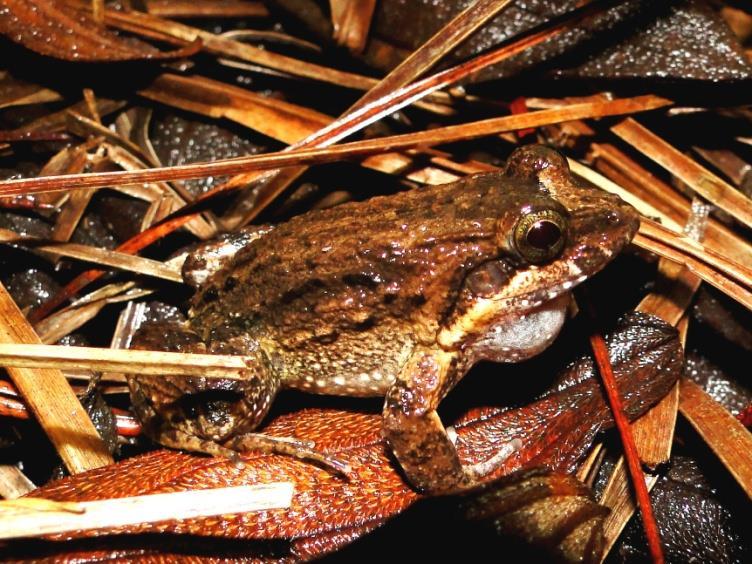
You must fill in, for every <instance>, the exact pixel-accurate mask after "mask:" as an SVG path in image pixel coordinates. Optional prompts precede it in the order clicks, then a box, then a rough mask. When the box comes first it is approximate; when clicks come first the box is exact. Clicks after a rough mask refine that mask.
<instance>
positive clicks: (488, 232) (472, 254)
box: [191, 174, 521, 395]
mask: <svg viewBox="0 0 752 564" xmlns="http://www.w3.org/2000/svg"><path fill="white" fill-rule="evenodd" d="M520 197H521V196H519V186H517V185H515V188H512V186H511V184H510V181H509V180H508V179H506V178H504V177H503V176H501V175H496V174H494V175H483V176H476V177H470V178H468V179H465V180H464V181H460V182H458V183H455V184H450V185H442V186H433V187H424V188H418V189H415V190H411V191H408V192H404V193H400V194H397V195H394V196H390V197H388V198H383V197H381V198H373V199H371V200H368V201H365V202H356V203H349V204H345V205H342V206H337V207H335V208H331V209H328V210H322V211H316V212H311V213H308V214H305V215H302V216H299V217H297V218H294V219H292V220H291V221H289V222H287V223H285V224H281V225H279V226H277V227H276V228H275V229H273V230H272V231H271V232H270V233H268V234H266V235H265V236H264V237H262V238H261V239H259V240H257V241H254V242H253V243H251V244H250V245H248V246H247V247H246V248H244V249H242V250H241V251H240V252H239V253H238V255H237V256H236V257H235V258H234V260H233V261H232V262H231V263H230V264H229V265H228V266H227V267H225V268H224V269H222V270H221V271H219V272H218V273H217V274H216V275H215V276H213V277H212V278H211V279H209V281H208V283H207V285H206V286H205V287H204V288H203V289H202V290H201V291H200V292H199V293H198V294H197V295H196V298H195V299H194V303H193V310H192V320H191V322H192V326H193V328H194V330H196V331H198V332H199V333H203V336H204V338H205V339H207V340H208V341H211V340H213V339H219V338H222V339H226V337H227V335H228V334H235V333H244V334H247V335H248V336H249V337H250V338H251V339H252V340H253V341H254V342H258V343H260V344H261V345H262V346H263V347H264V348H265V350H268V351H272V354H273V355H275V356H277V357H278V358H277V360H278V364H279V365H280V369H281V370H282V372H284V373H285V374H288V376H289V375H290V374H291V373H292V376H291V379H298V380H300V382H302V383H301V384H300V385H301V386H302V387H306V388H311V389H314V390H319V389H320V388H321V386H319V384H321V383H325V384H326V389H321V390H320V391H324V392H328V393H336V391H332V390H331V387H332V386H331V383H332V381H333V380H337V381H341V383H342V386H345V387H348V386H349V387H352V386H353V384H352V383H353V377H355V379H356V380H358V379H360V380H362V383H363V387H364V388H369V389H368V390H365V389H364V391H363V393H364V395H367V394H368V393H379V392H380V391H381V387H379V390H376V389H375V387H376V384H379V386H381V384H380V383H379V378H378V377H379V376H380V377H381V380H383V386H386V385H388V382H389V381H390V380H391V379H392V377H393V375H394V373H395V371H396V370H398V369H399V366H401V363H402V362H404V360H405V359H406V357H407V355H409V352H410V350H411V349H412V346H413V345H414V343H415V342H418V341H421V342H425V341H431V340H432V339H434V338H435V335H436V333H437V330H438V328H439V326H440V324H441V322H442V319H443V317H444V316H445V315H446V314H447V312H448V309H449V308H450V307H451V305H452V303H453V300H454V297H455V296H456V293H457V292H458V290H459V287H460V285H461V283H462V280H463V279H464V276H465V274H466V273H467V271H468V270H469V269H472V268H473V267H475V266H476V265H478V264H480V263H482V262H484V261H486V260H488V259H489V258H492V257H493V256H495V254H496V253H497V252H498V251H497V245H496V243H495V240H494V234H495V226H496V222H497V220H498V218H499V216H500V214H502V213H503V212H504V209H505V208H507V207H508V205H509V203H510V198H511V199H519V198H520ZM220 333H221V336H220V335H219V334H220ZM350 368H351V369H352V370H350ZM301 371H303V372H305V374H303V373H302V372H301ZM352 371H357V374H351V372H352ZM374 375H375V376H374ZM306 378H308V381H306ZM342 391H343V392H347V393H349V394H352V393H357V391H358V390H353V389H343V390H342Z"/></svg>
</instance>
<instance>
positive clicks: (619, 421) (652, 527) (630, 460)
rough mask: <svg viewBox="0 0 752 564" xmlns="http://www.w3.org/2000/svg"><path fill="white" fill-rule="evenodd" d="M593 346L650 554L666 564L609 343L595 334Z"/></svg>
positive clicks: (657, 560) (591, 341) (592, 341)
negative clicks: (615, 374)
mask: <svg viewBox="0 0 752 564" xmlns="http://www.w3.org/2000/svg"><path fill="white" fill-rule="evenodd" d="M590 345H591V346H592V348H593V353H594V354H595V361H596V363H597V364H598V370H599V372H600V374H601V378H602V379H603V384H604V388H605V390H606V396H607V397H608V402H609V404H610V405H611V413H612V414H613V417H614V423H615V424H616V428H617V429H618V430H619V436H620V437H621V442H622V446H623V447H624V458H625V460H626V462H627V467H628V468H629V474H630V476H631V478H632V484H633V486H634V488H635V494H636V497H637V505H638V506H639V507H640V513H641V514H642V523H643V526H644V527H645V536H646V537H647V541H648V547H649V548H650V554H651V556H652V559H653V562H654V564H663V562H664V561H665V558H664V556H663V548H662V547H661V536H660V533H659V532H658V525H657V524H656V522H655V516H654V515H653V507H652V506H651V505H650V496H649V494H648V489H647V486H646V484H645V474H644V473H643V472H642V469H641V468H640V455H639V454H638V452H637V447H636V446H635V443H634V437H633V436H632V432H631V430H630V427H629V420H628V419H627V416H626V414H625V412H624V404H623V402H622V399H621V396H620V394H619V390H618V387H617V385H616V378H615V377H614V373H613V371H612V369H611V362H610V361H609V354H608V347H607V346H606V341H605V340H604V339H603V337H602V336H601V335H600V334H598V333H593V334H592V335H591V336H590Z"/></svg>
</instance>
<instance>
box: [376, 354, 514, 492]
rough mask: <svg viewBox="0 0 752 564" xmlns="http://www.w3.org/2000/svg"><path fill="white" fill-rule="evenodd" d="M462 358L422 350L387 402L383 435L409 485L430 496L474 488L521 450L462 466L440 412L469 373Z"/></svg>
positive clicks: (510, 449) (506, 450) (506, 448)
mask: <svg viewBox="0 0 752 564" xmlns="http://www.w3.org/2000/svg"><path fill="white" fill-rule="evenodd" d="M466 368H467V367H466V366H464V362H463V359H462V357H461V355H460V354H459V353H456V352H447V351H443V350H441V349H431V348H427V347H419V348H417V349H416V350H415V351H414V352H413V354H412V356H411V357H410V359H409V360H408V361H407V363H406V364H405V366H404V367H403V369H402V371H401V373H400V374H399V376H398V377H397V380H396V381H395V383H394V384H393V385H392V387H391V388H390V389H389V391H388V393H387V395H386V398H385V402H384V434H385V437H386V440H387V442H388V443H389V445H390V446H391V449H392V452H393V453H394V456H395V457H396V458H397V461H398V462H399V463H400V466H401V467H402V469H403V470H404V472H405V474H406V476H407V478H408V480H409V481H410V482H411V483H412V484H413V485H414V486H415V487H417V488H418V489H420V490H422V491H426V492H431V493H451V492H456V491H460V490H464V489H468V488H472V487H474V486H477V485H479V484H480V483H481V481H482V479H483V477H484V476H486V475H488V474H489V473H491V472H493V471H494V470H496V469H498V468H499V466H500V465H501V464H502V463H503V462H504V460H506V458H507V457H508V456H509V455H510V454H512V452H513V451H514V447H515V446H516V445H503V446H502V449H501V450H500V451H499V453H498V454H497V455H495V456H493V457H492V458H491V459H490V460H487V461H484V462H482V463H480V464H474V465H463V464H462V462H461V461H460V458H459V455H458V454H457V449H456V448H455V445H454V440H453V437H451V436H450V435H449V433H447V430H446V429H445V428H444V425H443V424H442V422H441V420H440V419H439V415H438V413H437V412H436V409H437V408H438V406H439V403H440V402H441V400H442V399H443V398H444V396H445V395H446V394H447V393H448V392H449V391H450V390H451V389H452V388H453V387H454V385H455V384H456V383H457V381H458V380H459V379H460V378H461V377H462V375H463V374H464V372H465V370H466Z"/></svg>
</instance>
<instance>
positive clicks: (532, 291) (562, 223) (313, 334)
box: [129, 145, 638, 492]
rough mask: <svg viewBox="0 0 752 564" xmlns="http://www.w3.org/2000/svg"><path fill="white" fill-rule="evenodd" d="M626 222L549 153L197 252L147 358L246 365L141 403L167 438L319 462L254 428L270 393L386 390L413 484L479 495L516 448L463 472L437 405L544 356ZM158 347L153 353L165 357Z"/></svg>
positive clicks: (608, 198) (396, 443)
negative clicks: (175, 315) (475, 382)
mask: <svg viewBox="0 0 752 564" xmlns="http://www.w3.org/2000/svg"><path fill="white" fill-rule="evenodd" d="M637 226H638V219H637V214H636V212H635V211H634V210H633V209H632V208H631V207H629V206H628V205H627V204H625V203H624V202H622V201H621V200H620V199H618V198H617V197H615V196H612V195H609V194H606V193H604V192H601V191H599V190H597V189H594V188H590V187H585V186H581V185H579V184H578V183H577V182H576V181H575V180H573V178H572V177H571V176H570V172H569V167H568V165H567V163H566V160H565V159H564V158H563V157H562V156H561V155H559V154H558V153H556V152H555V151H553V150H551V149H548V148H545V147H542V146H535V145H531V146H527V147H524V148H521V149H518V150H517V151H515V152H514V153H513V154H512V156H511V157H510V159H509V161H508V163H507V167H506V170H505V171H504V172H498V173H491V174H481V175H476V176H469V177H467V178H464V179H462V180H460V181H458V182H455V183H452V184H445V185H442V186H426V187H421V188H416V189H414V190H410V191H406V192H402V193H399V194H396V195H392V196H387V197H377V198H373V199H370V200H368V201H365V202H353V203H347V204H343V205H340V206H337V207H334V208H331V209H327V210H321V211H313V212H310V213H307V214H303V215H301V216H298V217H296V218H294V219H292V220H290V221H288V222H287V223H284V224H280V225H277V226H274V227H270V226H265V227H262V228H255V229H254V230H252V231H246V232H244V233H242V234H239V235H234V236H231V237H227V238H226V239H225V240H224V241H222V242H221V243H220V244H217V243H214V244H211V245H208V246H206V247H205V248H204V249H203V252H202V253H198V254H195V255H193V256H192V257H190V258H189V259H188V260H187V261H186V265H185V267H184V277H185V278H186V281H187V282H189V283H191V284H193V285H195V286H197V292H196V295H195V297H194V298H193V301H192V305H191V309H190V312H189V318H188V320H187V322H186V323H185V324H184V325H181V326H179V330H178V331H176V329H175V328H174V327H173V328H170V329H165V328H164V327H161V328H160V327H159V326H155V325H151V326H146V327H145V328H144V329H143V330H142V332H141V334H140V335H137V343H138V345H137V346H139V347H141V348H146V347H148V348H157V347H159V348H165V346H166V345H164V342H166V341H165V335H166V331H170V332H172V338H171V339H170V340H171V341H173V344H172V345H170V346H171V348H178V350H184V351H191V352H209V353H218V354H220V353H221V354H238V355H243V356H246V357H248V358H249V362H248V369H247V374H246V378H244V379H242V380H232V381H231V380H217V379H205V378H196V377H194V378H183V377H181V378H164V377H161V378H160V377H155V376H136V375H133V376H130V377H129V384H130V387H131V395H132V399H133V405H134V407H135V409H136V410H137V413H138V415H139V416H140V419H141V420H142V422H143V423H144V428H145V430H146V432H147V433H148V434H149V435H151V436H152V437H153V438H154V439H155V440H157V441H159V442H160V443H162V444H164V445H167V446H171V447H177V448H185V449H188V450H194V451H201V452H207V453H212V454H223V455H228V454H232V453H233V452H234V451H238V450H244V449H257V448H261V449H266V450H269V451H275V452H287V453H290V454H293V455H297V456H302V457H304V458H309V459H319V460H322V461H324V462H325V463H329V464H332V465H335V466H336V463H334V462H333V461H331V460H328V459H327V458H326V457H325V456H323V455H320V454H317V453H316V452H315V450H314V448H313V446H312V445H309V444H304V443H301V442H297V441H294V440H289V441H288V440H281V439H278V438H276V439H275V438H271V437H266V436H264V435H262V434H256V433H253V432H252V431H253V430H254V429H255V428H256V427H257V426H258V425H259V423H260V422H261V420H262V419H263V418H264V416H265V414H266V413H267V410H268V409H269V406H270V404H271V402H272V400H273V398H274V396H275V394H276V393H277V391H278V390H279V389H280V388H295V389H299V390H304V391H307V392H311V393H318V394H334V395H347V396H384V398H385V401H384V410H383V417H384V436H385V439H386V441H387V443H388V444H389V446H390V447H391V449H392V452H393V453H394V455H395V457H396V458H397V460H398V461H399V463H400V465H401V466H402V469H403V470H404V472H405V475H406V477H407V478H408V479H409V481H410V482H411V483H412V484H413V485H414V486H415V487H417V488H420V489H423V490H427V491H431V492H439V491H442V492H444V491H456V490H461V489H464V488H468V487H472V486H473V485H476V484H477V483H478V482H479V480H480V479H481V478H482V477H483V475H485V474H487V473H488V472H489V471H492V470H493V469H494V468H495V467H496V466H498V464H500V463H501V462H502V461H503V459H504V458H505V457H506V456H507V455H508V454H509V448H501V449H500V452H499V454H498V455H497V456H495V457H494V458H492V459H491V460H489V461H485V462H483V463H481V464H479V465H476V466H467V465H463V464H462V463H461V462H460V459H459V458H458V456H457V451H456V449H455V446H454V443H453V440H452V437H451V434H448V433H447V430H446V429H445V427H444V425H443V424H442V422H441V421H440V419H439V417H438V415H437V413H436V409H437V407H438V406H439V403H440V402H441V400H442V398H443V397H444V396H445V395H446V394H447V393H449V391H450V390H451V389H452V388H453V387H454V386H455V385H456V384H457V382H458V381H459V380H460V379H461V378H462V377H463V376H464V374H465V373H466V372H467V371H468V369H469V368H470V367H471V366H472V365H473V364H474V363H476V362H478V361H479V360H483V359H489V360H494V361H499V362H515V361H520V360H523V359H526V358H528V357H530V356H533V355H535V354H537V353H539V352H540V351H542V350H543V349H544V348H546V347H547V346H548V345H549V344H550V343H551V342H552V341H553V339H554V338H555V337H556V335H557V333H558V332H559V329H560V328H561V326H562V324H563V323H564V320H565V317H566V312H567V306H568V303H569V296H568V293H569V290H571V289H572V288H573V287H574V286H575V285H577V284H579V283H580V282H582V281H584V280H585V279H586V278H588V277H589V276H591V275H592V274H594V273H595V272H597V271H598V270H600V269H601V268H603V266H604V265H605V264H607V263H608V262H609V261H610V260H611V258H612V257H613V256H614V255H615V254H616V253H618V252H619V251H620V250H621V249H622V248H623V247H624V246H625V245H626V244H627V243H628V242H629V240H630V239H631V237H632V236H633V235H634V233H635V231H636V229H637ZM160 343H162V344H161V346H160Z"/></svg>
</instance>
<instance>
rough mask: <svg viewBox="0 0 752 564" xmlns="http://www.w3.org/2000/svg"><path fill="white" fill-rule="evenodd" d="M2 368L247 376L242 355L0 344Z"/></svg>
mask: <svg viewBox="0 0 752 564" xmlns="http://www.w3.org/2000/svg"><path fill="white" fill-rule="evenodd" d="M0 366H17V367H39V368H47V367H56V368H59V369H66V368H70V369H82V368H83V369H88V370H96V371H101V372H129V373H135V374H153V375H156V376H168V375H170V376H172V375H178V376H180V375H185V376H202V377H205V378H228V379H233V380H240V379H242V378H243V377H244V375H243V373H244V372H245V370H246V368H247V367H248V365H247V359H246V358H245V357H242V356H232V355H217V354H190V353H174V352H162V351H142V350H121V349H104V348H96V347H64V346H57V345H23V344H2V343H0Z"/></svg>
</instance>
